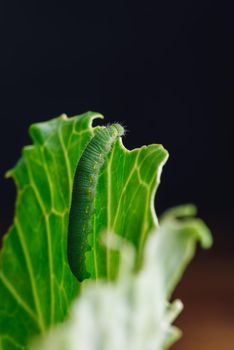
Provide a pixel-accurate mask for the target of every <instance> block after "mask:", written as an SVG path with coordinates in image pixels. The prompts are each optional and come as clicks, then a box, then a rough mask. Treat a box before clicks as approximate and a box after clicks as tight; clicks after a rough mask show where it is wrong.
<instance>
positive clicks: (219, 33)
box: [0, 0, 234, 240]
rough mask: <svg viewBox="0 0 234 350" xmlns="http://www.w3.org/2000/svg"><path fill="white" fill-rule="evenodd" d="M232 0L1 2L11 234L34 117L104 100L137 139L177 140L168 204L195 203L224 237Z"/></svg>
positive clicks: (102, 106) (1, 201) (164, 194)
mask: <svg viewBox="0 0 234 350" xmlns="http://www.w3.org/2000/svg"><path fill="white" fill-rule="evenodd" d="M231 4H232V2H231V1H230V2H225V1H220V2H214V1H206V0H203V1H188V0H187V1H154V2H152V3H151V2H139V3H137V2H135V1H133V2H130V1H126V0H125V1H120V0H119V1H110V0H109V1H82V2H81V1H74V2H71V1H70V2H69V1H47V2H45V3H43V2H42V1H14V0H13V1H1V4H0V49H1V54H0V128H1V132H0V152H1V154H0V159H1V167H0V178H1V180H0V189H1V197H0V211H1V214H0V216H1V220H0V222H1V228H0V230H1V233H2V234H3V233H4V231H5V230H6V228H7V226H8V225H9V223H10V222H11V220H12V215H13V206H14V204H13V203H14V198H15V190H14V186H13V184H12V182H11V181H10V180H5V179H3V176H4V173H5V172H6V170H7V169H9V168H11V167H12V166H14V164H15V163H16V161H17V159H18V158H19V156H20V150H21V148H22V146H23V145H25V144H28V143H30V140H29V137H28V134H27V129H28V126H29V125H30V124H31V123H33V122H38V121H43V120H47V119H50V118H52V117H56V116H57V115H59V114H61V113H63V112H64V113H67V114H68V115H75V114H80V113H82V112H85V111H87V110H94V111H98V112H101V113H103V114H104V115H105V117H106V122H111V121H119V122H123V124H124V125H126V126H127V129H128V133H127V136H126V138H125V140H124V143H125V145H126V146H127V147H129V148H133V147H136V146H141V145H143V144H150V143H162V144H163V145H164V146H165V147H166V148H167V149H168V151H169V153H170V159H169V161H168V163H167V165H166V166H165V168H164V172H163V174H162V183H161V186H160V189H159V192H158V196H157V199H156V204H157V208H158V210H159V212H161V211H162V210H164V209H165V208H166V207H169V206H172V205H175V204H180V203H184V202H194V203H195V204H197V206H198V208H199V209H200V213H199V214H200V215H201V216H202V217H203V218H204V219H205V220H206V221H207V222H208V224H209V225H210V227H211V228H212V230H213V232H214V235H215V236H217V237H223V238H221V240H222V239H225V237H226V236H225V235H228V233H229V232H231V231H232V229H231V228H232V222H233V218H232V216H233V199H234V191H233V179H234V176H233V175H234V170H233V169H234V168H233V145H232V138H233V129H232V119H233V116H234V51H233V37H234V21H233V18H234V11H233V7H232V5H231ZM220 228H221V229H220ZM218 239H219V238H218Z"/></svg>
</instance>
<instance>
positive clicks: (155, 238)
mask: <svg viewBox="0 0 234 350" xmlns="http://www.w3.org/2000/svg"><path fill="white" fill-rule="evenodd" d="M181 209H182V207H180V208H175V209H173V210H171V211H170V215H168V216H166V215H165V216H164V220H163V222H162V225H161V226H160V228H159V229H158V230H157V232H156V233H154V234H152V235H150V236H149V237H148V239H147V241H146V245H145V248H144V256H143V264H142V267H141V270H140V271H138V272H137V273H134V272H133V270H132V267H133V266H134V254H133V253H134V251H133V249H132V246H131V245H130V244H129V243H128V244H127V243H126V242H122V241H120V240H119V239H117V238H116V237H113V239H112V242H110V241H109V245H110V247H113V246H114V247H115V248H117V249H118V250H119V251H120V254H121V270H120V274H119V278H118V279H117V280H116V281H114V282H106V281H105V282H100V281H97V282H96V283H94V282H90V281H88V282H87V284H86V285H85V286H84V289H83V291H82V294H81V296H80V298H79V299H78V300H77V301H76V303H75V304H74V307H73V311H72V315H71V317H70V318H69V319H68V320H67V321H66V322H65V323H64V324H63V325H61V326H59V327H58V328H56V329H54V330H52V331H51V332H50V333H48V334H47V335H46V336H45V337H42V338H41V339H37V341H35V342H34V343H33V345H32V347H31V350H63V349H66V350H77V349H85V350H98V349H102V350H109V349H112V350H147V349H154V350H164V349H168V348H169V347H170V346H171V345H172V344H173V343H174V342H175V341H176V340H177V339H179V337H180V336H181V332H180V330H179V329H177V328H176V327H174V326H172V323H173V322H174V320H175V318H176V317H177V316H178V314H179V313H180V312H181V310H182V308H183V305H182V303H181V301H179V300H175V301H174V302H173V303H171V304H170V303H169V302H168V294H169V292H171V291H172V289H174V287H175V285H176V282H178V278H177V277H178V276H181V274H182V273H183V271H184V269H185V267H186V266H187V264H188V263H189V261H190V260H191V258H192V256H193V254H194V251H195V248H196V243H198V242H199V243H201V244H202V245H203V242H204V240H205V241H206V242H210V244H211V241H212V238H211V234H210V231H209V229H208V228H207V227H206V226H205V224H204V223H203V222H202V221H201V220H199V219H195V218H187V219H185V218H184V217H183V213H182V211H181ZM183 209H184V212H185V213H186V212H187V211H188V212H189V211H190V209H191V207H189V206H184V207H183ZM179 212H180V215H179V216H180V219H183V220H182V221H181V220H180V221H179V220H178V219H177V217H176V216H174V215H175V214H178V213H179ZM173 213H174V215H173ZM181 216H182V217H181ZM207 247H208V245H207ZM110 310H111V315H110Z"/></svg>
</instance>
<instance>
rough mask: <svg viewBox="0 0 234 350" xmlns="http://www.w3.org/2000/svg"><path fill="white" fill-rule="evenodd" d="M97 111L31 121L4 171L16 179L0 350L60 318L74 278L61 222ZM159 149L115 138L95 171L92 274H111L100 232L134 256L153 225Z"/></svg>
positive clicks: (0, 290)
mask: <svg viewBox="0 0 234 350" xmlns="http://www.w3.org/2000/svg"><path fill="white" fill-rule="evenodd" d="M95 118H102V116H101V115H99V114H97V113H91V112H90V113H86V114H84V115H81V116H78V117H74V118H70V119H68V118H67V117H66V116H64V115H63V116H61V117H59V118H57V119H54V120H51V121H48V122H44V123H39V124H35V125H32V126H31V128H30V135H31V137H32V140H33V145H32V146H27V147H25V148H24V149H23V155H22V158H21V159H20V160H19V162H18V163H17V165H16V167H15V168H14V169H13V170H11V171H10V172H8V176H11V177H13V179H14V181H15V183H16V185H17V201H16V209H15V217H14V222H13V225H12V226H11V228H10V229H9V231H8V233H7V234H6V236H5V239H4V243H3V249H2V251H1V255H0V348H2V349H3V350H10V349H12V350H13V349H25V348H26V347H27V342H28V339H29V338H30V337H31V336H32V335H34V334H39V333H43V332H44V331H45V330H46V329H48V328H49V327H50V326H51V325H53V324H56V323H57V322H60V321H62V320H64V318H65V317H66V315H67V313H68V310H69V307H70V305H71V302H72V300H73V299H74V298H75V296H76V295H77V294H78V291H79V284H78V283H77V281H76V279H75V278H74V277H73V275H72V273H71V271H70V268H69V266H68V262H67V227H68V215H69V207H70V203H71V193H72V182H73V176H74V172H75V168H76V165H77V162H78V160H79V158H80V156H81V153H82V152H83V150H84V148H85V146H86V145H87V143H88V142H89V141H90V139H91V138H92V136H93V135H94V133H95V129H94V128H92V126H91V124H92V120H93V119H95ZM166 158H167V152H166V151H165V150H164V149H163V147H162V146H160V145H151V146H149V147H146V146H144V147H142V148H140V149H136V150H133V151H128V150H126V149H125V148H124V147H123V146H122V144H121V142H118V143H116V145H115V146H114V148H113V150H112V152H111V154H110V157H109V159H108V160H107V161H106V162H105V166H104V167H103V169H102V173H101V174H100V178H99V183H98V188H97V195H96V200H95V214H94V216H93V230H92V235H90V236H89V240H90V243H91V246H92V250H91V251H90V252H89V253H87V266H88V268H89V270H90V272H91V274H92V277H93V278H97V277H99V276H108V278H111V277H113V276H114V275H115V274H116V271H117V266H118V264H117V263H118V255H117V254H116V253H113V252H111V250H110V249H104V248H103V247H102V246H101V245H100V243H99V235H100V233H101V232H102V231H103V230H108V231H113V232H116V233H117V234H119V235H121V236H123V237H125V238H127V239H129V240H131V241H132V242H133V243H134V245H135V246H136V247H138V252H139V254H141V251H142V248H143V244H144V241H145V239H146V236H147V234H148V232H149V231H150V230H152V229H153V228H155V227H157V219H156V215H155V212H154V207H153V200H154V194H155V191H156V187H157V185H158V183H159V177H160V172H161V168H162V165H163V164H164V162H165V161H166Z"/></svg>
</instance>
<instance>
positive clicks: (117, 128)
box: [110, 123, 124, 137]
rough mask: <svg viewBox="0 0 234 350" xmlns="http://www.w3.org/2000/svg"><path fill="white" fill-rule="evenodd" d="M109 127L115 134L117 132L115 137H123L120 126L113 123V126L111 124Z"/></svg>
mask: <svg viewBox="0 0 234 350" xmlns="http://www.w3.org/2000/svg"><path fill="white" fill-rule="evenodd" d="M110 127H111V128H112V130H113V131H114V132H115V133H116V132H117V136H119V137H120V136H123V135H124V127H123V126H122V125H120V124H118V123H115V124H112V125H111V126H110Z"/></svg>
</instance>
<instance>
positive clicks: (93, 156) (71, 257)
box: [68, 124, 124, 282]
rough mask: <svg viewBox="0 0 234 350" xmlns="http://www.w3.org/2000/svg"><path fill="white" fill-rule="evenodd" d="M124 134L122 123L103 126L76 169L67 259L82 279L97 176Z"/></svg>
mask: <svg viewBox="0 0 234 350" xmlns="http://www.w3.org/2000/svg"><path fill="white" fill-rule="evenodd" d="M123 134H124V128H123V127H122V126H121V125H120V124H112V125H110V126H107V127H105V128H102V129H100V130H99V131H98V132H97V133H96V135H95V136H94V137H93V138H92V139H91V141H90V142H89V144H88V145H87V147H86V148H85V150H84V152H83V154H82V156H81V158H80V160H79V162H78V165H77V168H76V172H75V177H74V182H73V191H72V202H71V209H70V214H69V226H68V262H69V265H70V268H71V271H72V273H73V274H74V275H75V276H76V278H77V279H78V280H79V281H80V282H82V281H83V280H84V279H85V278H88V277H90V274H89V273H88V272H87V271H86V266H85V252H86V251H87V250H88V249H89V245H88V241H87V236H88V234H89V233H90V229H91V218H92V214H93V210H94V198H95V193H96V188H97V182H98V175H99V172H100V169H101V167H102V166H103V164H104V162H105V159H106V157H107V155H108V153H109V152H110V151H111V147H112V145H113V144H114V142H115V141H116V140H117V138H118V137H120V136H122V135H123Z"/></svg>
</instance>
